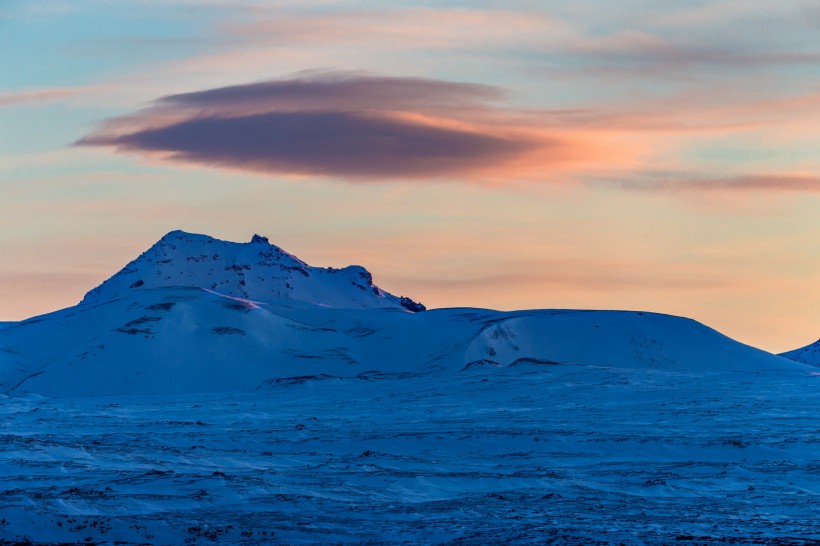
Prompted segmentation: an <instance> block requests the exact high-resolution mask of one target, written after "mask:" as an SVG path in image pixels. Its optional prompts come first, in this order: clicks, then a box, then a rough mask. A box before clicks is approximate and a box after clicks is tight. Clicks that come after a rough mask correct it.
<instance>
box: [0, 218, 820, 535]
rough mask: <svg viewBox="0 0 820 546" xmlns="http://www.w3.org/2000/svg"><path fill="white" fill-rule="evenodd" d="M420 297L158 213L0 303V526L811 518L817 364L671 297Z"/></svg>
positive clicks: (630, 523) (564, 525)
mask: <svg viewBox="0 0 820 546" xmlns="http://www.w3.org/2000/svg"><path fill="white" fill-rule="evenodd" d="M214 256H216V257H214ZM246 266H247V267H246ZM138 281H141V282H138ZM418 310H421V307H419V306H418V305H417V304H415V303H414V302H412V301H411V300H409V299H406V298H404V299H402V298H397V297H395V296H392V295H390V294H388V293H387V292H384V291H383V290H381V289H379V288H376V287H375V286H373V285H372V281H371V278H370V275H369V273H367V272H366V271H365V270H364V269H362V268H359V267H351V268H345V269H341V270H334V269H319V268H312V267H310V266H307V265H306V264H304V263H303V262H301V261H300V260H298V259H296V258H294V257H293V256H290V255H289V254H286V253H284V252H283V251H281V250H280V249H278V248H277V247H275V246H272V245H269V244H268V242H267V240H266V239H264V238H261V237H258V236H255V237H254V239H253V241H252V242H251V243H246V244H236V243H227V242H224V241H217V240H215V239H212V238H210V237H206V236H201V235H191V234H186V233H183V232H172V233H170V234H169V235H167V236H166V237H164V238H163V239H162V240H161V241H160V242H159V243H157V244H156V245H155V246H154V247H152V248H151V249H150V250H149V251H148V252H146V253H145V254H143V255H142V256H140V258H138V259H137V260H135V261H134V262H132V263H131V264H129V265H128V266H127V267H126V268H125V269H123V271H121V272H120V273H118V274H117V275H115V276H114V277H112V278H111V279H109V280H108V281H106V282H105V283H103V284H102V285H101V286H100V287H98V288H96V289H94V290H92V291H91V292H89V294H88V295H87V296H86V298H85V299H84V300H83V302H82V303H81V304H80V305H78V306H76V307H73V308H70V309H65V310H62V311H58V312H55V313H51V314H48V315H44V316H41V317H35V318H32V319H29V320H27V321H22V322H19V323H12V324H9V325H6V326H5V327H1V328H0V389H2V390H0V392H2V393H4V394H2V395H0V396H2V398H0V415H2V418H0V438H2V442H0V542H2V541H3V540H8V541H25V540H28V539H31V540H33V541H40V542H71V543H75V542H78V541H80V542H82V541H100V542H114V541H123V542H126V543H129V542H130V543H157V544H179V543H185V542H189V543H191V542H193V543H211V542H218V543H256V542H266V541H280V542H281V543H287V544H290V543H325V542H349V543H357V542H362V541H371V542H376V543H379V542H388V543H392V542H399V541H409V542H413V543H416V542H428V543H436V542H447V541H462V542H467V543H499V542H504V541H509V542H512V543H531V542H544V541H558V542H562V541H563V542H577V541H589V540H597V541H601V542H607V543H608V542H628V543H634V542H660V543H668V542H673V541H674V542H676V543H685V542H687V541H688V542H696V543H710V542H726V541H728V542H742V543H773V542H777V541H781V542H784V543H793V542H800V541H803V542H809V541H810V540H820V527H818V523H817V522H818V521H820V509H819V508H818V506H820V503H819V502H818V500H820V499H818V493H820V460H818V449H820V429H818V427H817V425H816V417H817V415H818V410H820V403H818V397H817V389H818V386H819V385H820V384H819V383H818V382H819V381H820V375H818V370H817V369H816V368H813V367H810V366H806V365H805V364H801V363H798V362H794V361H792V360H787V359H784V358H780V357H777V356H774V355H771V354H769V353H766V352H764V351H760V350H758V349H754V348H752V347H749V346H746V345H743V344H740V343H738V342H735V341H733V340H731V339H729V338H727V337H725V336H723V335H721V334H719V333H718V332H716V331H714V330H712V329H710V328H707V327H706V326H703V325H701V324H699V323H697V322H694V321H692V320H689V319H684V318H678V317H672V316H667V315H659V314H653V313H641V312H618V311H567V310H540V311H516V312H498V311H491V310H484V309H441V310H432V311H426V312H411V311H418ZM44 397H46V398H44Z"/></svg>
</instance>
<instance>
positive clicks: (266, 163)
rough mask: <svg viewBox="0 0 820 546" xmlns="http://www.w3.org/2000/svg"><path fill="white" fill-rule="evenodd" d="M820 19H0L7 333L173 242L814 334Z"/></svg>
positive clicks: (103, 8)
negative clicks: (181, 237)
mask: <svg viewBox="0 0 820 546" xmlns="http://www.w3.org/2000/svg"><path fill="white" fill-rule="evenodd" d="M818 36H820V4H818V3H817V2H816V0H784V1H782V2H771V1H770V0H765V1H763V0H726V1H708V0H698V1H695V0H675V1H661V0H652V1H644V0H610V1H608V2H605V3H602V2H598V1H593V0H576V1H573V2H557V1H556V2H553V1H546V0H545V1H541V2H534V1H515V0H511V1H505V2H498V1H496V2H490V1H476V2H469V3H466V2H465V3H455V2H446V1H441V2H432V1H430V2H410V1H408V2H392V3H385V2H370V1H364V0H353V1H348V2H338V1H335V0H323V1H316V2H302V1H286V0H282V1H267V2H263V1H242V0H231V1H227V0H211V1H193V0H170V1H160V0H133V1H129V0H118V1H103V0H71V1H51V0H42V1H38V2H30V1H24V0H20V1H15V0H0V51H1V52H2V55H0V321H2V320H9V321H14V320H21V319H24V318H27V317H30V316H34V315H37V314H42V313H46V312H49V311H54V310H57V309H60V308H64V307H68V306H71V305H74V304H76V303H77V302H79V300H80V299H82V296H83V294H84V293H85V292H86V291H88V290H89V289H91V288H92V287H94V286H96V285H97V284H99V283H100V282H102V281H103V280H104V279H106V278H107V277H109V276H111V275H112V274H113V273H115V272H116V271H117V270H119V269H120V268H121V267H122V266H123V265H125V264H126V263H127V262H128V261H130V260H131V259H133V258H135V257H136V256H137V255H138V254H139V253H140V252H142V251H144V250H145V249H147V248H148V247H149V246H151V245H152V244H153V243H154V242H155V241H156V240H158V239H159V238H160V237H162V236H163V235H164V234H165V233H167V232H169V231H172V230H175V229H182V230H185V231H191V232H197V233H206V234H209V235H212V236H214V237H217V238H220V239H227V240H235V241H249V240H250V238H251V236H252V235H253V234H254V233H260V234H262V235H265V236H267V237H269V238H270V240H271V242H273V243H275V244H277V245H279V246H281V247H282V248H284V249H285V250H287V251H288V252H291V253H292V254H295V255H296V256H298V257H300V258H301V259H303V260H305V261H307V262H308V263H310V264H311V265H316V266H335V267H342V266H345V265H350V264H360V265H363V266H365V267H367V268H368V269H369V270H370V271H371V272H372V273H373V275H374V280H375V282H376V283H377V284H378V285H379V286H381V287H382V288H384V289H386V290H388V291H390V292H393V293H395V294H402V295H406V296H409V297H412V298H413V299H416V300H420V301H422V302H424V303H425V304H426V305H427V306H428V307H454V306H470V307H488V308H495V309H504V310H507V309H523V308H583V309H629V310H645V311H655V312H661V313H669V314H675V315H683V316H687V317H691V318H694V319H696V320H698V321H701V322H703V323H705V324H707V325H709V326H711V327H713V328H716V329H718V330H719V331H721V332H723V333H725V334H727V335H729V336H731V337H733V338H735V339H738V340H740V341H743V342H745V343H749V344H751V345H755V346H757V347H761V348H764V349H766V350H770V351H775V352H780V351H785V350H788V349H793V348H796V347H799V346H803V345H806V344H808V343H810V342H812V341H814V340H816V339H817V338H818V336H820V290H818V286H820V214H818V211H820V39H818Z"/></svg>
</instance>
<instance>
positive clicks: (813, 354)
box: [780, 339, 820, 366]
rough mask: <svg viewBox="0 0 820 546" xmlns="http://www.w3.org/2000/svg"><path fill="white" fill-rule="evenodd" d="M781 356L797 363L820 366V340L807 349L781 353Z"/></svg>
mask: <svg viewBox="0 0 820 546" xmlns="http://www.w3.org/2000/svg"><path fill="white" fill-rule="evenodd" d="M780 356H782V357H783V358H788V359H790V360H794V361H796V362H802V363H803V364H809V365H811V366H820V339H818V340H817V341H815V342H814V343H810V344H808V345H806V346H805V347H801V348H799V349H795V350H793V351H787V352H785V353H780Z"/></svg>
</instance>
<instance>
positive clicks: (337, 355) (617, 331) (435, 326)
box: [0, 287, 804, 396]
mask: <svg viewBox="0 0 820 546" xmlns="http://www.w3.org/2000/svg"><path fill="white" fill-rule="evenodd" d="M0 363H2V366H0V389H2V390H0V392H4V393H6V394H19V393H23V392H29V393H36V394H40V395H44V396H94V395H127V394H158V393H162V394H179V393H195V392H227V391H237V390H244V391H249V390H254V389H258V388H265V387H266V386H268V385H271V384H276V382H277V381H282V380H285V379H288V378H294V377H304V376H333V377H357V376H360V375H362V374H368V373H381V374H436V375H440V376H441V375H446V374H460V373H471V372H472V371H475V370H485V369H486V370H497V369H504V368H511V369H520V370H524V371H526V370H529V369H544V368H547V367H552V366H561V365H568V364H579V365H585V366H601V367H617V368H644V369H653V370H681V371H683V370H686V371H693V370H707V371H733V370H734V371H737V370H745V371H757V370H765V369H802V368H803V367H804V366H803V365H802V364H798V363H796V362H793V361H790V360H786V359H782V358H779V357H776V356H774V355H771V354H769V353H765V352H763V351H760V350H757V349H754V348H751V347H748V346H746V345H742V344H740V343H738V342H735V341H733V340H731V339H729V338H727V337H725V336H723V335H721V334H719V333H718V332H715V331H714V330H712V329H710V328H707V327H705V326H703V325H701V324H699V323H697V322H694V321H692V320H689V319H683V318H679V317H672V316H667V315H658V314H652V313H633V312H619V311H562V310H541V311H518V312H498V311H491V310H482V309H441V310H432V311H426V312H424V313H409V312H407V311H405V310H404V309H401V308H373V309H336V308H328V307H323V306H318V305H314V304H309V303H305V302H297V301H291V302H288V303H287V304H285V303H282V302H279V303H277V304H266V303H262V302H251V301H249V300H244V299H237V298H232V297H227V296H223V295H219V294H217V293H214V292H212V291H208V290H203V289H199V288H178V287H177V288H152V289H141V290H135V291H133V292H131V293H130V294H129V295H127V296H124V297H120V298H119V299H116V300H113V301H109V302H107V303H101V304H97V305H90V304H83V305H79V306H77V307H73V308H70V309H65V310H63V311H58V312H56V313H52V314H49V315H44V316H41V317H35V318H33V319H30V320H28V321H23V322H21V323H18V324H16V325H13V326H11V327H8V328H6V329H4V330H0Z"/></svg>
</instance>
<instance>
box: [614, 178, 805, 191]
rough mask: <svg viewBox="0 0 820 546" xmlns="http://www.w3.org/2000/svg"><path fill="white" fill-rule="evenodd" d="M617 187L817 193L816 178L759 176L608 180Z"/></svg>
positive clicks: (648, 189) (645, 189)
mask: <svg viewBox="0 0 820 546" xmlns="http://www.w3.org/2000/svg"><path fill="white" fill-rule="evenodd" d="M608 183H614V184H616V185H617V186H619V187H621V188H624V189H628V190H638V191H666V192H687V191H735V190H746V191H753V190H756V191H767V192H772V191H775V192H818V193H820V176H817V175H804V174H762V175H738V176H723V177H720V176H713V177H709V176H703V175H692V174H680V173H648V174H645V175H643V176H637V175H636V177H635V178H633V179H630V180H610V181H608Z"/></svg>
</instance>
